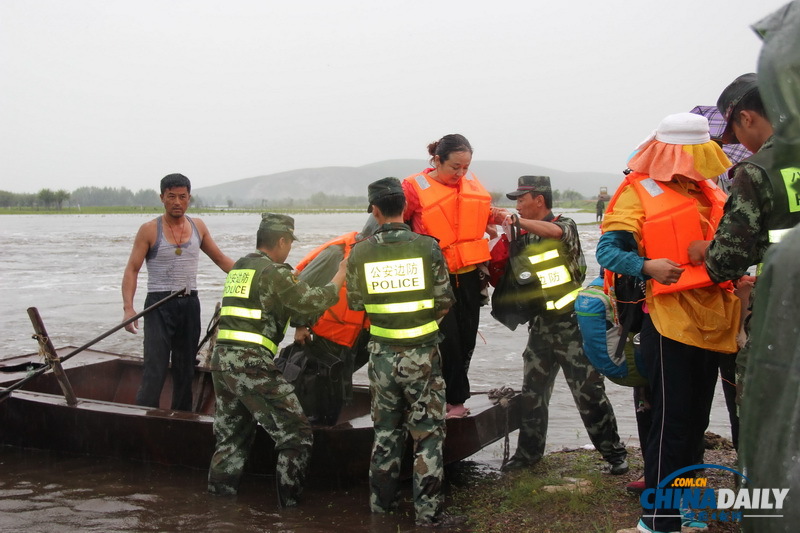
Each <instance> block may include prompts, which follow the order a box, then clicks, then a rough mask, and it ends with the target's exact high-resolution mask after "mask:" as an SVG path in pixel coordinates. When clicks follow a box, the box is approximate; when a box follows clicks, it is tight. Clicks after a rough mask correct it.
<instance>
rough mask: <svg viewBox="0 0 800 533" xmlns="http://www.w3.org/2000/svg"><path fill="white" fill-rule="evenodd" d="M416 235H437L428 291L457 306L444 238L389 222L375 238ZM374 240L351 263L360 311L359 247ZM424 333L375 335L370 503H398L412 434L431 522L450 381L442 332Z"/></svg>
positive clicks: (351, 287) (375, 506)
mask: <svg viewBox="0 0 800 533" xmlns="http://www.w3.org/2000/svg"><path fill="white" fill-rule="evenodd" d="M414 237H417V238H418V239H426V241H425V242H427V241H430V243H429V252H428V253H429V254H430V258H431V270H432V275H431V277H432V286H431V287H429V288H428V289H427V297H428V298H433V300H434V311H435V312H436V314H437V315H438V314H441V313H442V312H444V311H446V310H448V309H449V308H450V307H451V306H452V304H453V292H452V289H451V287H450V282H449V276H448V271H447V266H446V264H445V262H444V258H443V257H442V253H441V250H440V249H439V246H438V244H436V241H435V240H433V239H432V238H430V237H425V236H417V235H416V234H415V233H413V232H411V230H410V228H409V227H408V226H406V225H405V224H400V223H392V224H385V225H383V226H382V227H381V228H380V229H379V230H378V231H377V232H376V233H375V235H374V236H373V237H371V238H370V241H372V242H373V243H374V244H377V245H378V246H383V245H385V243H386V241H393V242H392V245H388V246H389V247H392V248H398V246H397V245H398V244H404V243H403V242H402V241H409V242H410V241H411V240H412V239H413V238H414ZM368 245H369V243H368V242H367V241H364V242H361V243H358V244H357V245H356V246H355V247H354V249H353V252H352V254H351V255H350V257H349V259H348V263H347V280H346V284H347V301H348V304H349V305H350V308H351V309H354V310H362V309H365V301H364V296H365V295H364V294H363V289H362V284H361V280H360V278H362V274H361V272H360V267H361V266H362V263H361V262H360V259H359V257H360V254H359V247H364V246H368ZM368 314H370V313H369V312H368ZM373 320H374V315H373ZM422 338H423V339H426V340H425V341H424V342H421V343H417V344H408V343H404V344H400V343H399V341H398V344H394V343H388V342H385V340H384V339H383V338H382V337H381V338H380V340H376V337H375V335H374V333H373V336H372V338H371V340H370V341H369V343H368V350H369V352H370V360H369V366H368V371H369V379H370V391H371V393H372V419H373V422H374V426H375V442H374V444H373V449H372V460H371V462H370V508H371V510H372V512H375V513H386V512H388V511H391V510H393V509H396V508H397V501H398V498H397V488H398V484H399V481H400V467H401V462H402V459H403V455H404V448H405V442H406V438H407V437H406V433H407V432H408V433H410V434H411V438H412V440H413V442H414V463H413V476H414V479H413V483H414V510H415V514H416V519H417V522H418V523H423V524H425V523H435V522H436V520H437V517H439V516H440V515H441V513H442V508H443V500H444V495H443V493H442V481H443V477H444V465H443V459H442V445H443V443H444V436H445V383H444V379H443V378H442V366H441V358H440V355H439V351H438V348H437V345H438V342H439V335H438V333H436V332H434V334H433V336H432V337H431V335H427V336H425V337H422Z"/></svg>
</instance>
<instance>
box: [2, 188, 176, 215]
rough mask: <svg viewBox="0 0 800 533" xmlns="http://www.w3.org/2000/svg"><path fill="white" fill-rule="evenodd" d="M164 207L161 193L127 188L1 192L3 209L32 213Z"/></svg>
mask: <svg viewBox="0 0 800 533" xmlns="http://www.w3.org/2000/svg"><path fill="white" fill-rule="evenodd" d="M159 205H161V200H160V199H159V197H158V193H157V192H156V191H154V190H153V189H141V190H139V191H138V192H136V193H134V192H133V191H131V190H129V189H127V188H125V187H120V188H116V187H80V188H78V189H75V190H74V191H72V192H68V191H66V190H64V189H59V190H56V191H53V190H52V189H41V190H39V192H36V193H13V192H9V191H0V207H6V208H13V207H24V208H30V209H46V210H52V209H55V210H61V209H63V208H65V207H80V206H87V207H88V206H142V207H157V206H159Z"/></svg>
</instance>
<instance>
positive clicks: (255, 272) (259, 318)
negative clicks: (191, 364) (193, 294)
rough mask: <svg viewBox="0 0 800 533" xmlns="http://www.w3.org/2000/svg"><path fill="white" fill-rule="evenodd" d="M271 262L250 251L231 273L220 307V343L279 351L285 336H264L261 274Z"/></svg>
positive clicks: (272, 351) (226, 280) (218, 340)
mask: <svg viewBox="0 0 800 533" xmlns="http://www.w3.org/2000/svg"><path fill="white" fill-rule="evenodd" d="M270 264H271V262H270V261H269V259H266V258H264V257H263V256H262V255H260V254H249V255H247V256H245V257H242V258H241V259H239V260H238V261H236V264H234V265H233V268H232V269H231V271H230V272H228V276H227V277H226V278H225V289H224V290H223V293H222V307H220V319H219V332H218V333H217V342H218V343H223V344H225V343H230V344H239V343H244V344H258V345H260V346H263V347H264V348H266V349H267V350H269V351H270V352H271V353H272V355H275V354H276V353H278V343H279V342H280V341H281V340H282V338H281V339H270V338H268V337H266V336H264V323H265V321H266V317H264V316H263V313H262V311H261V301H260V299H259V289H260V286H261V281H260V280H261V273H262V272H263V271H264V269H265V268H266V267H267V266H269V265H270ZM287 325H288V321H287ZM281 337H282V336H281Z"/></svg>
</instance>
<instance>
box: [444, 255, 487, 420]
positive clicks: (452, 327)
mask: <svg viewBox="0 0 800 533" xmlns="http://www.w3.org/2000/svg"><path fill="white" fill-rule="evenodd" d="M450 285H451V286H452V287H453V293H454V294H455V297H456V301H455V303H454V304H453V307H451V308H450V311H449V312H448V313H447V314H446V315H445V317H444V319H442V322H441V323H440V324H439V331H441V333H442V334H443V335H444V340H443V341H442V342H441V343H440V344H439V352H440V353H441V354H442V374H443V375H444V382H445V384H446V386H447V391H446V393H447V403H449V404H451V405H459V404H462V403H464V401H465V400H466V399H467V398H469V396H470V394H469V378H468V377H467V372H468V371H469V363H470V361H471V360H472V352H474V351H475V338H476V336H477V335H478V324H479V322H480V313H481V280H480V274H479V272H478V269H475V270H473V271H471V272H467V273H465V274H450Z"/></svg>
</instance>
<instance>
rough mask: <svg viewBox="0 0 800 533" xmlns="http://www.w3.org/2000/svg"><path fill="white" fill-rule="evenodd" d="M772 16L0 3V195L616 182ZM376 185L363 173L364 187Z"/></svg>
mask: <svg viewBox="0 0 800 533" xmlns="http://www.w3.org/2000/svg"><path fill="white" fill-rule="evenodd" d="M787 2H788V0H760V1H754V0H662V1H658V2H655V1H648V0H627V1H623V0H605V1H597V0H575V1H570V0H561V1H548V2H543V1H536V0H527V1H526V0H516V1H513V2H508V1H504V0H494V1H488V0H483V1H472V0H460V1H449V0H447V1H442V0H427V1H417V0H405V1H402V2H401V1H379V0H373V1H367V0H363V1H351V0H316V1H303V0H294V1H286V0H281V1H272V0H219V1H214V0H173V1H171V0H155V1H153V0H69V1H65V0H0V189H4V190H10V191H13V192H35V191H38V190H39V189H41V188H43V187H50V188H53V189H62V188H63V189H67V190H68V191H72V190H74V189H75V188H77V187H80V186H100V187H102V186H114V187H119V186H125V187H128V188H129V189H132V190H134V191H136V190H139V189H141V188H154V187H156V186H157V184H158V180H160V179H161V177H162V176H164V175H165V174H168V173H171V172H182V173H184V174H186V175H187V176H189V178H190V179H191V180H192V184H193V186H194V187H203V186H208V185H215V184H218V183H222V182H226V181H230V180H235V179H241V178H248V177H252V176H257V175H262V174H271V173H274V172H281V171H284V170H292V169H297V168H307V167H320V166H328V165H344V166H359V165H364V164H367V163H372V162H375V161H381V160H384V159H395V158H419V159H420V160H424V159H426V158H427V152H426V146H427V144H428V143H429V142H430V141H433V140H436V139H438V138H439V137H441V136H442V135H444V134H446V133H463V134H464V135H466V136H467V138H468V139H469V140H470V142H471V143H472V145H473V148H474V149H475V154H474V160H478V159H483V160H507V161H519V162H525V163H532V164H537V165H542V166H547V167H551V168H557V169H562V170H567V171H584V170H594V171H602V172H614V173H617V172H619V171H621V170H622V169H623V168H624V166H625V161H626V159H627V156H628V155H629V154H630V152H631V151H632V149H633V148H634V147H635V146H636V145H637V144H638V143H639V141H641V140H642V139H643V138H644V137H646V136H647V134H649V133H650V132H651V131H652V130H653V129H655V127H656V126H657V125H658V122H659V121H660V120H661V118H663V117H664V116H666V115H668V114H671V113H675V112H681V111H688V110H690V109H691V108H692V107H694V106H695V105H713V104H715V103H716V100H717V97H718V96H719V93H720V92H721V91H722V89H723V88H724V87H725V86H726V85H727V84H728V83H729V82H730V81H732V80H733V78H735V77H736V76H738V75H739V74H742V73H744V72H751V71H755V69H756V62H757V58H758V53H759V51H760V48H761V42H760V40H759V39H758V38H757V37H756V35H755V34H754V33H753V31H752V30H751V29H750V25H751V24H753V23H754V22H756V21H758V20H760V19H761V18H763V17H764V16H766V15H768V14H769V13H771V12H773V11H774V10H776V9H777V8H779V7H780V6H782V5H784V4H785V3H787ZM378 177H381V176H376V178H378Z"/></svg>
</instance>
